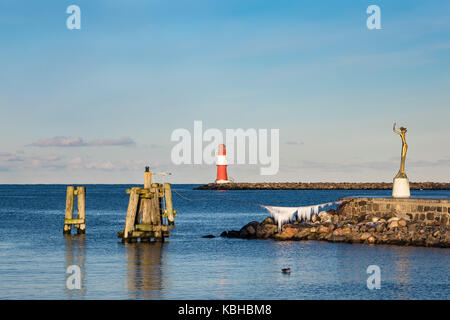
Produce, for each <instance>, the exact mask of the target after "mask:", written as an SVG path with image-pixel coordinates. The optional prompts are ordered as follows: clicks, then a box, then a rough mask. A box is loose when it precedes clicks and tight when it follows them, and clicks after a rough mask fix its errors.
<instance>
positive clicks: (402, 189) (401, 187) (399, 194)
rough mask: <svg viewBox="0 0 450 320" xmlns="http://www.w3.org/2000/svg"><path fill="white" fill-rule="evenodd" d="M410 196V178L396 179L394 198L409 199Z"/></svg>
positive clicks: (393, 190) (393, 188)
mask: <svg viewBox="0 0 450 320" xmlns="http://www.w3.org/2000/svg"><path fill="white" fill-rule="evenodd" d="M410 195H411V193H410V191H409V181H408V178H395V179H394V185H393V187H392V197H393V198H409V197H410Z"/></svg>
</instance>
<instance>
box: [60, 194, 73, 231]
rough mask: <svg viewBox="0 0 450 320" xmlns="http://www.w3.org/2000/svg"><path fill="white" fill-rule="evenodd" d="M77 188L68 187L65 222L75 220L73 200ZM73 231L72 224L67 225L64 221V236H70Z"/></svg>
mask: <svg viewBox="0 0 450 320" xmlns="http://www.w3.org/2000/svg"><path fill="white" fill-rule="evenodd" d="M74 191H75V187H74V186H67V194H66V214H65V217H64V220H66V219H73V198H74V195H75V192H74ZM71 230H72V225H71V224H66V221H64V229H63V233H64V234H70V231H71Z"/></svg>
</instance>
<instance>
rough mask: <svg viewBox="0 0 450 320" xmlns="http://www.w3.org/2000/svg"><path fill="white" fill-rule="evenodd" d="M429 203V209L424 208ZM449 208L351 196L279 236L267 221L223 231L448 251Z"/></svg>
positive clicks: (290, 225) (226, 234)
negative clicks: (337, 206)
mask: <svg viewBox="0 0 450 320" xmlns="http://www.w3.org/2000/svg"><path fill="white" fill-rule="evenodd" d="M393 201H394V202H395V203H393ZM430 201H431V202H432V203H431V204H430V203H428V202H430ZM424 202H426V203H428V205H426V206H423V204H424ZM449 207H450V200H421V199H405V200H400V202H398V203H397V200H396V199H394V200H392V199H389V198H385V199H382V198H381V199H380V198H379V199H376V198H366V199H357V198H352V199H348V201H346V202H344V204H343V205H341V206H340V207H339V208H338V210H337V211H336V210H334V209H330V210H328V211H322V212H319V214H318V215H314V216H313V217H312V219H311V221H309V222H299V221H293V222H291V223H288V224H285V225H283V226H282V229H281V231H280V232H279V231H278V226H277V225H276V224H275V221H274V220H273V219H272V218H271V217H267V218H265V219H264V220H263V221H261V222H258V221H252V222H250V223H248V224H246V225H245V226H243V227H242V228H241V229H240V230H230V231H224V232H223V233H222V234H221V236H222V237H228V238H242V239H272V240H278V241H288V240H291V241H302V240H319V241H328V242H345V243H363V244H387V245H403V246H423V247H439V248H449V247H450V223H449V219H448V218H449V215H450V208H449Z"/></svg>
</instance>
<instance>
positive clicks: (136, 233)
mask: <svg viewBox="0 0 450 320" xmlns="http://www.w3.org/2000/svg"><path fill="white" fill-rule="evenodd" d="M151 177H152V172H151V171H150V169H149V167H146V168H145V172H144V188H139V187H133V188H131V189H130V190H127V191H126V192H127V194H129V195H130V200H129V202H128V209H127V216H126V219H125V227H124V230H123V232H118V237H119V238H122V242H136V241H137V239H140V241H141V242H148V241H151V239H153V240H154V241H161V242H163V241H164V238H165V237H168V236H169V229H170V228H171V227H172V226H171V225H173V222H174V215H175V214H174V212H175V213H176V210H173V205H172V192H171V189H170V184H168V183H167V184H164V186H163V185H162V184H160V183H152V180H151ZM162 199H164V204H165V207H166V209H164V206H163V202H162ZM169 208H170V210H169ZM168 212H171V214H170V218H169V215H168ZM165 218H167V221H168V224H171V225H170V226H169V225H167V224H165V223H164V222H165V221H164V219H165Z"/></svg>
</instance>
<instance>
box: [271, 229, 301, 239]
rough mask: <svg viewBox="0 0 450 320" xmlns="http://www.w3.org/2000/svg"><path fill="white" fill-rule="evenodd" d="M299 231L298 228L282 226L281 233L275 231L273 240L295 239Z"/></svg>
mask: <svg viewBox="0 0 450 320" xmlns="http://www.w3.org/2000/svg"><path fill="white" fill-rule="evenodd" d="M298 233H299V230H298V228H293V227H287V228H283V231H282V232H281V233H277V234H275V236H274V239H275V240H294V239H295V240H297V238H296V236H297V234H298Z"/></svg>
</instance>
